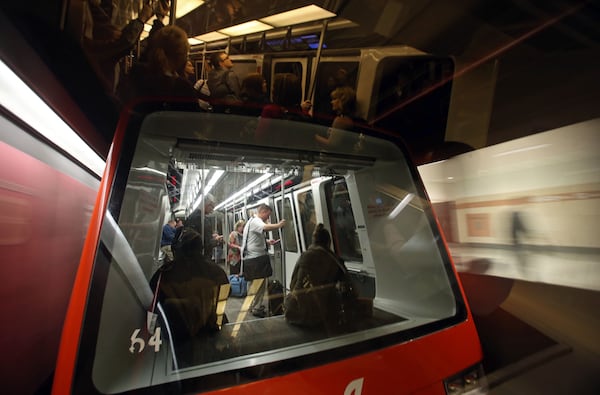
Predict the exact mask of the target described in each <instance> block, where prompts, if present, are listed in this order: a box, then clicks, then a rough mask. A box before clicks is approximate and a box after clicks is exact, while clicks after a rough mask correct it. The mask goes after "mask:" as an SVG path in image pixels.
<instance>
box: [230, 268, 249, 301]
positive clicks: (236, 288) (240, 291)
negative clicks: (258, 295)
mask: <svg viewBox="0 0 600 395" xmlns="http://www.w3.org/2000/svg"><path fill="white" fill-rule="evenodd" d="M229 284H231V296H234V297H236V298H244V297H246V295H247V294H248V281H246V279H245V278H244V277H240V276H238V275H237V274H230V275H229Z"/></svg>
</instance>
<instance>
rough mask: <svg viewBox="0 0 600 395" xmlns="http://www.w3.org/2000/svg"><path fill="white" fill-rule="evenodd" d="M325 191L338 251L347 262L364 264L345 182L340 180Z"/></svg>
mask: <svg viewBox="0 0 600 395" xmlns="http://www.w3.org/2000/svg"><path fill="white" fill-rule="evenodd" d="M325 190H326V193H327V196H328V204H329V207H330V208H331V210H330V215H331V216H330V218H329V220H330V221H331V223H332V224H333V226H332V233H333V241H334V245H335V249H336V251H337V252H338V254H339V255H340V256H341V257H342V259H344V260H345V261H353V262H354V261H357V262H362V260H363V257H362V252H361V248H360V241H359V240H358V232H357V229H356V221H355V220H354V214H353V213H352V202H351V201H350V195H349V194H348V186H347V185H346V182H345V180H344V179H339V180H337V181H336V182H335V183H328V184H327V186H326V189H325Z"/></svg>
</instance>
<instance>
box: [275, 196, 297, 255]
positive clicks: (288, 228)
mask: <svg viewBox="0 0 600 395" xmlns="http://www.w3.org/2000/svg"><path fill="white" fill-rule="evenodd" d="M277 211H278V212H279V213H281V212H282V211H281V200H280V201H278V202H277ZM280 216H281V214H280ZM283 218H284V219H285V221H286V224H285V227H284V228H283V237H284V248H285V250H286V251H288V252H298V241H297V239H296V223H295V221H294V213H293V212H292V206H291V204H290V199H289V198H286V199H285V204H284V210H283Z"/></svg>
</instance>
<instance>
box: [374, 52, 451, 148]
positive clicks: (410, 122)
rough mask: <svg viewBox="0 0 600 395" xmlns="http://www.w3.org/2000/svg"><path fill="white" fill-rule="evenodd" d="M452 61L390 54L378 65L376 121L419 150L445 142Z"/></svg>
mask: <svg viewBox="0 0 600 395" xmlns="http://www.w3.org/2000/svg"><path fill="white" fill-rule="evenodd" d="M452 73H453V64H452V62H451V61H450V60H449V59H431V58H429V57H422V58H419V57H416V58H406V57H403V58H402V57H400V58H398V57H388V58H386V59H383V60H382V61H381V62H380V64H379V65H378V70H377V75H378V76H380V77H381V78H380V79H379V84H378V85H376V86H375V90H376V91H375V92H376V94H375V95H374V98H373V99H374V100H373V103H372V104H371V105H372V106H374V107H375V110H376V117H375V119H376V120H377V121H376V125H377V126H380V127H382V128H384V129H387V130H390V131H393V132H397V133H399V135H400V136H402V138H403V139H404V140H405V141H406V143H407V144H409V145H410V146H411V147H413V148H414V149H416V150H419V149H422V148H423V147H425V146H429V147H431V146H435V145H436V144H441V143H443V142H444V138H445V133H446V121H447V118H448V109H449V106H450V93H451V83H450V82H449V81H450V79H451V76H452Z"/></svg>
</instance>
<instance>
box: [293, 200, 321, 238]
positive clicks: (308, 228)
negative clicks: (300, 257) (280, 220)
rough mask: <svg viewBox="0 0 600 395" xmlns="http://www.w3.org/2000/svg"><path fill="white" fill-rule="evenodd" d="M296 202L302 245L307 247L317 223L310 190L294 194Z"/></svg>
mask: <svg viewBox="0 0 600 395" xmlns="http://www.w3.org/2000/svg"><path fill="white" fill-rule="evenodd" d="M296 201H297V203H298V213H299V216H300V228H301V229H302V235H303V236H304V246H305V247H308V246H309V245H310V243H311V239H312V234H313V231H314V230H315V226H316V225H317V218H316V213H315V201H314V198H313V193H312V191H306V192H300V193H299V194H298V195H297V196H296Z"/></svg>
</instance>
